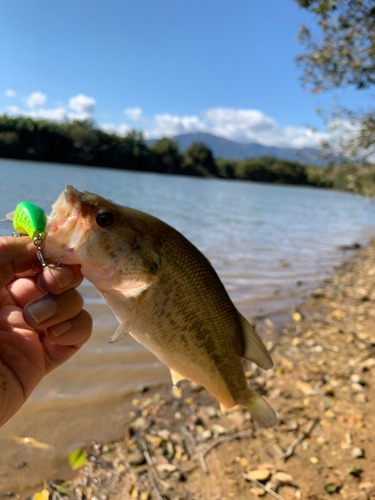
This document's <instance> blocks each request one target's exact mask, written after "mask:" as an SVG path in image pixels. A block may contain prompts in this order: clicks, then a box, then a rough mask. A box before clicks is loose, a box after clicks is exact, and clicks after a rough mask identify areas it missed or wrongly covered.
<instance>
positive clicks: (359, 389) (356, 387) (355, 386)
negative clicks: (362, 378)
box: [352, 384, 364, 392]
mask: <svg viewBox="0 0 375 500" xmlns="http://www.w3.org/2000/svg"><path fill="white" fill-rule="evenodd" d="M352 390H353V391H354V392H362V391H364V388H363V386H362V385H361V384H352Z"/></svg>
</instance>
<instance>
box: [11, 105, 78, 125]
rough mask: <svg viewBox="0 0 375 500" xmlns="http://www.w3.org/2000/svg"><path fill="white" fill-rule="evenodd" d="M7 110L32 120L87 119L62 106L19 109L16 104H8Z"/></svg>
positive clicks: (61, 120)
mask: <svg viewBox="0 0 375 500" xmlns="http://www.w3.org/2000/svg"><path fill="white" fill-rule="evenodd" d="M7 111H8V113H10V114H11V115H17V116H28V117H30V118H33V119H34V120H49V121H53V122H64V121H72V120H86V119H87V115H86V114H82V113H71V112H69V111H67V109H66V108H64V107H63V106H60V107H58V108H54V109H46V108H39V109H35V110H31V111H29V110H24V109H20V108H19V107H18V106H8V108H7Z"/></svg>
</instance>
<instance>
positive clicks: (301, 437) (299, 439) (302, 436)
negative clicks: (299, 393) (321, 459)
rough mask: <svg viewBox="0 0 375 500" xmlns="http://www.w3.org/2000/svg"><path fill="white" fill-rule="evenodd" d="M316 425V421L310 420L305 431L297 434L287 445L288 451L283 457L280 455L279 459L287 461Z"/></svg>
mask: <svg viewBox="0 0 375 500" xmlns="http://www.w3.org/2000/svg"><path fill="white" fill-rule="evenodd" d="M317 423H318V419H317V418H312V419H311V420H310V422H309V423H308V424H307V426H306V429H305V430H304V431H303V432H301V433H300V434H298V436H297V437H296V439H295V440H294V441H293V442H292V443H291V444H290V445H289V447H288V449H287V450H286V452H285V453H284V455H282V457H281V458H282V459H283V460H284V461H285V462H286V461H287V460H288V458H290V457H291V456H292V455H293V454H294V450H295V449H296V447H297V446H298V445H299V444H300V443H301V442H302V441H303V440H304V439H306V438H308V437H310V434H311V433H312V431H313V429H314V427H315V426H316V424H317Z"/></svg>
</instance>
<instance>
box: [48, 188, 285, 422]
mask: <svg viewBox="0 0 375 500" xmlns="http://www.w3.org/2000/svg"><path fill="white" fill-rule="evenodd" d="M47 232H48V234H47V239H46V247H45V255H46V257H51V258H53V257H54V256H55V255H57V256H58V257H59V258H60V260H61V262H62V263H65V264H81V266H82V273H83V275H84V276H85V277H86V278H87V279H88V280H89V281H91V283H93V284H94V285H95V287H96V288H97V289H98V290H99V292H100V293H101V294H102V296H103V297H104V299H105V300H106V302H107V303H108V305H109V306H110V308H111V309H112V311H113V312H114V314H115V315H116V317H117V319H118V320H119V322H120V326H119V327H118V329H117V330H116V332H115V334H114V335H113V337H112V338H111V340H112V341H114V340H117V339H119V338H121V337H123V336H124V335H126V334H127V333H128V332H131V335H132V336H133V337H134V338H135V339H136V340H138V341H139V342H140V343H142V344H143V345H144V346H146V347H147V348H148V349H149V350H150V351H152V352H153V353H154V354H155V356H157V357H158V358H159V359H160V360H161V361H162V362H163V363H165V364H166V365H167V366H168V367H169V368H170V370H171V375H172V380H173V383H174V384H176V383H177V382H178V381H179V380H181V379H184V378H186V379H188V380H190V381H192V382H196V383H197V384H200V385H203V386H204V387H205V388H207V389H208V390H209V391H210V392H211V393H212V394H213V395H214V396H215V397H216V398H217V399H218V400H219V402H220V403H221V407H222V409H224V410H225V409H229V408H232V407H233V406H235V405H243V406H245V407H246V408H247V409H248V410H249V411H250V412H251V414H252V415H253V417H254V418H255V419H256V421H257V422H258V423H259V424H260V425H261V426H263V427H270V426H272V425H274V424H275V423H276V415H275V413H274V411H273V410H272V408H271V407H270V406H269V405H268V403H267V402H266V401H265V399H263V398H262V397H261V396H260V395H259V394H257V393H256V392H253V391H252V390H250V388H249V387H248V383H247V379H246V376H245V373H244V368H243V362H242V358H245V359H248V360H251V361H254V362H255V363H257V364H258V365H259V366H260V367H262V368H264V369H268V368H271V367H272V360H271V357H270V354H269V352H268V351H267V349H266V348H265V346H264V345H263V343H262V341H261V339H260V338H259V337H258V335H257V333H256V332H255V330H254V328H253V327H252V326H251V325H250V324H249V323H248V322H247V321H246V319H245V318H244V317H243V316H242V315H241V314H240V313H239V312H238V311H237V309H236V308H235V306H234V305H233V303H232V301H231V300H230V298H229V296H228V294H227V292H226V290H225V288H224V286H223V284H222V283H221V281H220V279H219V277H218V275H217V274H216V272H215V270H214V268H213V267H212V266H211V264H210V262H209V261H208V260H207V259H206V257H205V256H204V255H203V254H202V253H201V252H200V251H199V250H198V249H197V248H196V247H195V246H194V245H192V244H191V243H190V242H189V241H188V240H187V239H186V238H185V237H184V236H182V234H180V233H179V232H178V231H176V230H175V229H173V228H172V227H170V226H168V225H167V224H165V223H164V222H162V221H161V220H159V219H157V218H155V217H152V216H151V215H148V214H146V213H143V212H140V211H138V210H134V209H132V208H127V207H122V206H120V205H116V204H115V203H112V202H111V201H108V200H106V199H104V198H101V197H100V196H98V195H96V194H92V193H88V192H86V191H84V192H80V191H77V190H76V189H74V188H73V187H72V186H66V189H65V191H64V192H63V193H62V194H61V195H60V197H59V198H58V200H57V201H56V203H55V204H54V205H53V212H52V214H51V216H50V220H49V223H48V226H47Z"/></svg>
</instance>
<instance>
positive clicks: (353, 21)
mask: <svg viewBox="0 0 375 500" xmlns="http://www.w3.org/2000/svg"><path fill="white" fill-rule="evenodd" d="M295 1H296V2H297V3H298V4H299V5H300V6H301V7H302V8H304V9H306V10H308V11H309V12H311V13H312V14H313V15H314V17H315V19H316V21H317V24H318V26H319V28H320V30H321V38H320V39H319V40H316V39H315V38H314V37H313V36H312V33H311V30H310V29H309V28H308V27H306V26H301V27H300V32H299V35H298V38H299V40H300V42H301V43H302V45H304V46H305V48H306V52H304V53H303V54H301V55H300V56H299V57H298V58H297V64H298V65H299V66H300V67H301V68H302V70H303V80H304V84H305V85H306V86H307V87H308V88H310V89H311V90H312V91H313V92H321V91H326V90H330V89H333V88H339V87H346V86H353V87H355V88H356V89H358V90H363V89H368V88H370V87H372V86H373V85H374V84H375V3H374V0H295ZM335 118H336V119H335V120H334V123H335V124H336V125H337V126H338V127H341V126H342V124H346V125H347V127H348V129H349V130H348V132H349V133H348V134H347V135H346V136H344V137H342V141H341V144H340V147H339V149H340V150H341V152H342V153H343V154H344V155H346V156H348V155H349V156H350V157H352V158H353V159H354V160H356V161H360V160H366V159H368V158H369V156H371V155H372V154H374V153H375V111H374V110H370V111H369V112H367V113H361V112H355V111H351V110H345V109H341V110H340V114H339V119H337V116H336V117H335Z"/></svg>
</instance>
